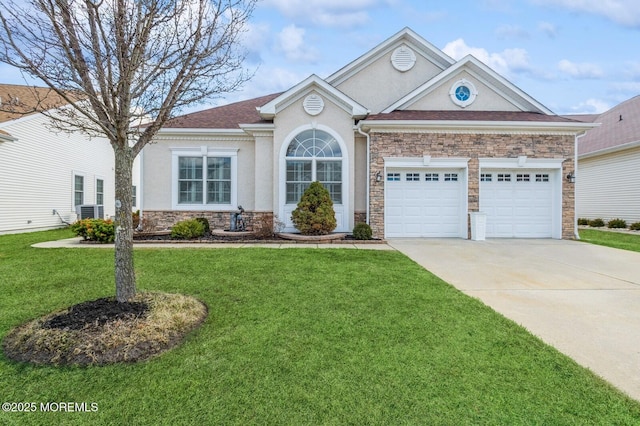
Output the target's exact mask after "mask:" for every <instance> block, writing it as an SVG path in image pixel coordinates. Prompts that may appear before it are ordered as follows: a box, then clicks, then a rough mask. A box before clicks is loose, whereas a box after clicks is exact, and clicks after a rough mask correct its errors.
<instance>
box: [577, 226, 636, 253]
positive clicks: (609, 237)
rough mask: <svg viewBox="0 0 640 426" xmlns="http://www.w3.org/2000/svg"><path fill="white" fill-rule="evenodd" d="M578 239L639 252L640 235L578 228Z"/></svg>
mask: <svg viewBox="0 0 640 426" xmlns="http://www.w3.org/2000/svg"><path fill="white" fill-rule="evenodd" d="M579 232H580V240H581V241H584V242H587V243H591V244H598V245H601V246H607V247H613V248H619V249H623V250H630V251H639V252H640V235H638V234H625V233H621V232H609V231H599V230H597V229H580V231H579Z"/></svg>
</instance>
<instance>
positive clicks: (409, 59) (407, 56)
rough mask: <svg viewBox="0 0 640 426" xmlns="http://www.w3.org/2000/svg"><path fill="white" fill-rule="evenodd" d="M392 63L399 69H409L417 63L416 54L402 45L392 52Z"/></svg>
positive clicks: (403, 70) (402, 70)
mask: <svg viewBox="0 0 640 426" xmlns="http://www.w3.org/2000/svg"><path fill="white" fill-rule="evenodd" d="M391 64H392V65H393V67H394V68H395V69H397V70H398V71H401V72H405V71H409V70H410V69H411V68H413V66H414V65H415V64H416V55H415V53H413V50H411V49H409V48H408V47H407V46H405V45H402V46H400V47H398V48H397V49H396V50H394V51H393V54H391Z"/></svg>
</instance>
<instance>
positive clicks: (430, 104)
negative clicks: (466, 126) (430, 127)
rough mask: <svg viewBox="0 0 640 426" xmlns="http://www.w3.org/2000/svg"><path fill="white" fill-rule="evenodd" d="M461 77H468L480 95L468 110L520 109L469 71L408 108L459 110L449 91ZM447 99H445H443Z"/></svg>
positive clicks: (446, 82) (451, 79)
mask: <svg viewBox="0 0 640 426" xmlns="http://www.w3.org/2000/svg"><path fill="white" fill-rule="evenodd" d="M461 79H466V80H467V81H469V82H471V83H472V84H473V85H474V86H475V88H476V90H477V91H478V96H477V97H476V100H475V101H474V102H473V103H472V104H471V105H469V106H467V107H466V108H465V110H468V111H519V109H518V108H517V107H516V106H515V105H513V103H511V102H509V101H508V100H507V99H506V98H505V97H503V96H501V95H500V94H499V93H496V91H495V90H493V89H491V88H490V87H488V86H487V85H486V84H484V83H483V82H482V81H480V80H478V79H477V78H475V77H474V76H472V75H471V74H469V73H468V72H463V73H461V74H459V75H456V76H455V77H453V78H450V79H449V80H447V81H445V82H443V83H442V84H441V85H439V86H437V87H436V88H434V90H433V91H432V92H429V93H428V95H427V96H423V97H421V98H418V100H417V101H416V102H414V103H413V104H411V105H408V106H407V107H406V109H410V110H420V111H429V110H449V111H455V110H459V109H460V107H459V106H458V105H456V104H454V103H453V101H452V100H451V98H450V96H449V91H450V90H451V87H452V86H453V84H454V83H455V82H457V81H459V80H461ZM443 100H445V101H443Z"/></svg>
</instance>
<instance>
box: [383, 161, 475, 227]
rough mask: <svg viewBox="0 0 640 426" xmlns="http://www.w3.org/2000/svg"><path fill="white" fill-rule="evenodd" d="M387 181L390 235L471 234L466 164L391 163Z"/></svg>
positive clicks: (387, 220) (386, 219) (386, 222)
mask: <svg viewBox="0 0 640 426" xmlns="http://www.w3.org/2000/svg"><path fill="white" fill-rule="evenodd" d="M384 183H385V229H386V236H387V237H388V238H402V237H441V238H450V237H453V238H466V237H467V219H466V212H467V202H466V199H467V178H466V168H458V167H449V168H437V167H416V168H400V167H388V168H387V169H386V174H385V182H384Z"/></svg>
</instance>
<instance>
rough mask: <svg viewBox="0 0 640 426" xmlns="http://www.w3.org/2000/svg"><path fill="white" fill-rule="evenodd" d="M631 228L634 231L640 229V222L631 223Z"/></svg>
mask: <svg viewBox="0 0 640 426" xmlns="http://www.w3.org/2000/svg"><path fill="white" fill-rule="evenodd" d="M629 229H630V230H632V231H640V222H633V223H632V224H631V225H629Z"/></svg>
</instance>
